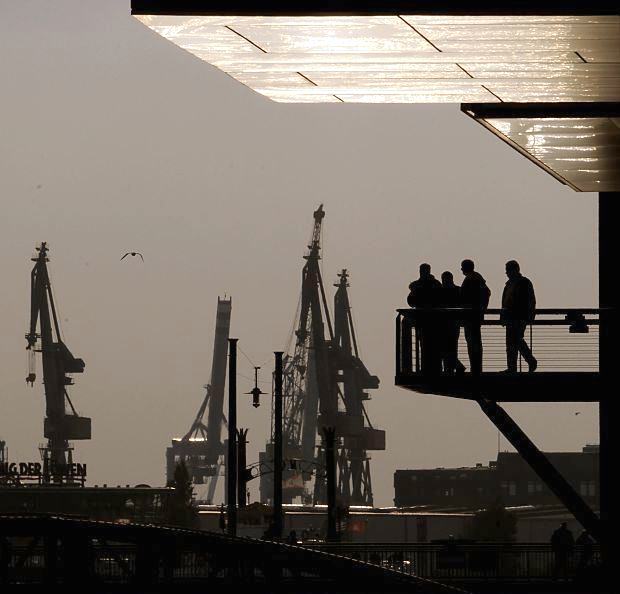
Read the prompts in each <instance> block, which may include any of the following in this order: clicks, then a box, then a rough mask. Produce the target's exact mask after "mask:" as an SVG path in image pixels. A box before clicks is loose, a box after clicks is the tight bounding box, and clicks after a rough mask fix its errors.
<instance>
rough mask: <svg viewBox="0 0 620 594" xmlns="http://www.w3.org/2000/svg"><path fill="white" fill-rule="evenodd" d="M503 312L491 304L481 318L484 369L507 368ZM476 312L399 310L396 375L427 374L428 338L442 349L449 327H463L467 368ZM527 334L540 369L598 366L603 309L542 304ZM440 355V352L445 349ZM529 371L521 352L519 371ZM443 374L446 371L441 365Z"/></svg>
mask: <svg viewBox="0 0 620 594" xmlns="http://www.w3.org/2000/svg"><path fill="white" fill-rule="evenodd" d="M500 316H501V310H500V309H488V310H486V311H485V312H484V315H483V316H482V319H481V321H480V326H481V327H480V331H481V332H480V333H481V337H482V349H483V351H482V371H483V373H497V372H501V371H503V370H505V369H507V357H506V328H505V327H504V325H503V323H502V321H501V319H500ZM471 317H472V314H471V311H470V310H467V309H462V308H450V309H447V308H433V309H400V310H398V315H397V318H396V375H397V376H402V375H411V374H423V373H424V370H423V369H422V361H423V358H424V355H423V348H424V347H425V344H428V343H429V337H430V339H431V340H433V341H434V343H433V344H434V345H435V346H434V348H435V349H436V350H437V352H439V351H441V343H442V341H443V340H445V335H446V332H449V331H450V330H449V328H450V327H452V329H453V330H452V331H454V328H459V329H460V332H459V336H458V348H457V353H458V355H457V356H458V360H459V361H460V362H461V363H462V364H463V365H464V366H465V368H466V372H468V371H469V370H470V364H469V357H468V351H467V342H466V340H465V332H464V327H465V326H466V325H467V323H468V320H470V319H471ZM447 329H448V330H447ZM524 339H525V341H526V343H527V344H528V346H529V347H530V349H531V350H532V353H533V355H534V356H535V357H536V359H537V361H538V368H537V372H590V373H591V372H598V371H599V310H598V309H539V310H537V311H536V317H535V319H534V321H533V322H531V323H529V324H528V325H527V327H526V330H525V335H524ZM448 340H449V339H448ZM427 348H428V347H427ZM435 356H438V357H440V354H436V355H435ZM527 371H528V365H527V364H526V363H525V362H524V361H523V360H522V358H521V355H519V359H518V366H517V373H519V372H527ZM435 373H437V371H435ZM438 373H441V374H444V373H446V371H445V369H442V370H441V371H439V372H438Z"/></svg>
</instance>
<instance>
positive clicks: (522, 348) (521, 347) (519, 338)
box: [515, 322, 537, 368]
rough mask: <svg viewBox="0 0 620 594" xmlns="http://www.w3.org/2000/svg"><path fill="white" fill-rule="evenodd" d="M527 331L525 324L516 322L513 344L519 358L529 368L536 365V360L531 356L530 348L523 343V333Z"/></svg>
mask: <svg viewBox="0 0 620 594" xmlns="http://www.w3.org/2000/svg"><path fill="white" fill-rule="evenodd" d="M526 330H527V323H526V322H517V323H516V324H515V342H516V347H517V350H518V351H519V353H521V356H522V357H523V358H524V359H525V360H526V362H527V364H528V365H529V367H530V368H531V367H532V366H533V365H536V363H537V362H536V359H535V357H534V355H532V350H531V349H530V346H529V345H528V344H527V342H526V341H525V338H524V337H525V331H526Z"/></svg>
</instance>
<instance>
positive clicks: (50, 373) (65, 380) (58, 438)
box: [26, 242, 91, 484]
mask: <svg viewBox="0 0 620 594" xmlns="http://www.w3.org/2000/svg"><path fill="white" fill-rule="evenodd" d="M36 250H37V252H38V253H37V255H36V256H35V257H33V258H32V261H33V262H34V263H35V264H34V268H33V269H32V273H31V297H30V327H29V331H28V333H27V334H26V341H27V346H26V349H27V350H28V351H29V370H28V371H29V373H28V377H27V378H26V381H27V383H29V384H30V385H34V382H35V380H36V370H35V353H36V352H38V353H41V360H42V367H43V386H44V389H45V420H44V428H43V433H44V436H45V438H46V439H47V445H45V446H43V447H42V448H41V456H42V461H43V476H42V480H43V482H44V483H54V484H59V483H63V482H71V480H72V479H71V477H70V476H69V474H68V473H67V472H66V468H67V465H71V464H72V456H73V450H72V447H71V446H70V444H69V441H70V440H82V439H90V438H91V420H90V418H88V417H81V416H79V415H78V413H77V412H76V410H75V407H74V406H73V403H72V402H71V399H70V398H69V394H68V392H67V387H68V386H71V385H73V378H72V377H70V375H69V374H74V373H82V372H83V371H84V366H85V364H84V361H83V360H82V359H79V358H76V357H74V356H73V354H72V353H71V351H70V350H69V349H68V347H67V345H66V344H65V343H64V341H63V339H62V336H61V333H60V325H59V323H58V315H57V313H56V306H55V304H54V297H53V294H52V285H51V283H50V277H49V272H48V269H47V263H48V261H49V258H48V252H49V248H48V247H47V244H46V243H45V242H43V243H41V245H40V246H39V247H37V248H36ZM37 326H38V332H37Z"/></svg>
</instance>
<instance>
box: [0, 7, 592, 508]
mask: <svg viewBox="0 0 620 594" xmlns="http://www.w3.org/2000/svg"><path fill="white" fill-rule="evenodd" d="M129 9H130V7H129V1H128V0H108V1H107V2H100V1H95V0H58V1H57V2H54V3H53V5H52V4H50V3H48V2H44V1H43V0H20V2H11V1H10V0H0V77H1V80H3V81H4V84H3V89H2V94H0V200H1V205H2V217H0V242H1V249H0V270H2V284H1V289H0V295H1V304H2V307H1V309H0V330H1V332H0V397H1V403H2V411H3V414H2V416H1V421H0V439H3V440H6V442H7V445H8V447H9V452H10V456H11V458H12V459H18V460H35V459H36V457H37V456H38V451H37V446H38V444H39V443H40V442H42V441H43V430H42V426H43V416H44V399H43V388H42V385H41V384H40V383H36V384H35V386H34V388H30V387H28V386H26V383H25V381H24V379H25V377H26V373H27V357H26V350H25V346H26V341H25V339H24V334H25V332H26V330H27V324H28V316H29V290H30V289H29V283H30V276H29V275H30V270H31V267H32V263H31V262H30V257H31V255H32V253H33V251H34V247H35V245H36V244H38V243H40V242H41V241H47V242H48V243H49V246H50V272H51V275H52V283H53V287H54V290H55V297H56V301H57V305H58V308H59V310H60V313H61V323H62V326H63V333H64V338H65V341H66V343H67V345H68V346H69V348H70V349H71V350H72V352H73V353H74V355H75V356H77V357H82V358H83V359H84V360H85V362H86V370H85V373H84V374H83V375H76V377H75V380H76V381H75V384H76V385H75V387H74V388H73V389H72V392H71V394H72V400H73V402H74V404H75V406H76V408H77V409H78V411H79V412H80V413H81V414H83V415H85V416H90V417H92V419H93V439H92V441H91V442H82V443H80V442H76V444H75V445H76V459H77V460H79V461H81V462H86V463H87V464H88V471H89V483H90V484H102V483H107V484H109V485H116V484H122V485H124V484H132V485H135V484H138V483H147V484H150V485H153V486H155V485H161V484H163V483H164V481H165V448H166V447H167V446H168V445H169V443H170V440H171V438H172V437H175V436H179V435H183V434H184V433H185V432H186V431H187V429H188V428H189V426H190V424H191V422H192V420H193V418H194V415H195V413H196V410H197V408H198V406H199V404H200V402H201V401H202V398H203V388H202V386H203V385H204V384H206V383H207V382H208V381H209V373H210V365H211V349H212V345H213V332H214V322H215V308H216V304H217V296H218V295H220V296H223V295H224V294H227V295H232V299H233V310H232V331H231V332H232V335H233V336H236V337H238V338H239V346H240V347H241V349H242V350H243V352H244V353H245V354H247V356H248V357H249V359H250V360H251V362H252V363H256V364H257V365H261V366H262V370H261V374H262V379H263V380H265V381H267V380H268V378H269V374H270V370H271V366H272V364H273V351H274V350H279V349H282V348H283V347H284V346H285V344H286V342H287V337H288V335H289V333H290V331H291V327H292V323H293V316H294V313H295V308H296V305H297V300H298V297H299V291H300V275H301V268H302V266H303V262H304V261H303V258H302V256H303V254H304V252H305V249H306V245H307V242H308V238H309V236H310V232H311V228H312V212H313V210H314V209H315V208H316V207H317V206H318V204H319V203H321V202H322V203H324V205H325V211H326V218H325V224H324V227H325V233H324V239H323V260H322V266H323V277H324V281H325V284H326V287H327V289H328V293H329V296H328V298H329V300H330V302H331V300H332V299H333V287H332V284H333V282H335V281H336V280H337V276H336V275H337V273H338V272H339V271H340V270H341V269H342V268H347V269H348V270H349V272H350V275H351V276H350V282H351V288H350V298H351V303H352V307H353V315H354V321H355V324H356V332H357V335H358V341H359V345H360V349H361V353H362V358H363V360H364V362H365V364H366V366H367V367H368V369H369V370H370V372H371V373H374V374H376V375H378V376H379V378H380V379H381V385H380V389H379V390H377V391H373V400H372V401H371V402H370V403H369V406H368V411H369V414H370V418H371V420H372V422H373V424H374V425H376V426H377V427H379V428H382V429H385V430H386V432H387V451H386V452H375V453H372V462H371V465H372V478H373V490H374V494H375V502H376V503H377V504H378V505H390V504H391V503H392V498H393V472H394V470H396V469H399V468H400V469H404V468H417V467H420V468H432V467H437V466H444V467H448V466H466V465H474V464H475V463H476V462H483V463H486V462H488V460H490V459H494V458H495V456H496V453H497V432H496V430H495V428H494V427H493V426H492V425H491V423H490V422H489V421H488V420H487V419H486V418H485V417H484V416H483V414H482V412H481V411H480V410H479V409H478V407H477V405H476V404H474V403H470V402H465V401H458V400H453V399H449V398H443V397H435V396H429V395H417V394H414V393H411V392H407V391H404V390H400V389H398V388H396V387H395V386H394V336H393V332H394V316H395V309H396V308H398V307H404V306H405V298H406V295H407V285H408V284H409V282H410V281H411V280H412V279H413V278H415V276H417V269H418V265H419V263H420V262H423V261H427V262H429V263H431V265H432V266H433V271H434V273H435V274H436V275H439V274H440V273H441V272H442V271H443V270H446V269H449V270H452V271H453V272H454V274H455V279H456V280H457V282H460V279H461V275H460V272H459V263H460V261H461V259H463V258H464V257H470V258H473V259H474V260H475V261H476V263H477V268H478V269H479V270H480V272H481V273H482V274H483V275H484V276H485V278H486V279H487V282H488V284H489V286H490V287H491V290H492V292H493V294H492V297H491V306H492V307H497V306H498V305H499V298H500V296H501V290H502V287H503V285H504V280H505V277H504V263H505V261H506V260H508V259H513V258H515V259H517V260H518V261H519V262H520V263H521V266H522V269H523V272H524V273H525V274H526V275H527V276H528V277H529V278H531V279H532V281H533V282H534V285H535V288H536V293H537V298H538V303H539V306H540V307H595V306H596V303H597V280H596V278H597V277H596V274H597V270H596V242H597V238H596V235H595V231H594V230H595V229H596V215H597V211H596V201H595V197H596V196H595V195H594V194H578V193H575V192H573V191H571V190H570V189H568V188H566V187H564V186H562V185H561V184H560V183H558V182H557V181H556V180H554V179H553V178H551V177H550V176H548V175H547V174H545V173H544V172H543V171H542V170H540V169H539V168H537V167H536V166H535V165H533V164H532V163H530V162H528V161H527V160H526V159H524V158H523V157H521V156H520V155H519V154H517V153H516V152H515V151H513V150H512V149H510V148H509V147H508V146H506V145H505V144H503V143H502V142H501V141H500V140H499V139H497V138H496V137H494V136H493V135H492V134H490V133H489V132H487V131H485V130H484V129H483V128H482V127H481V126H479V125H477V124H476V123H475V122H473V121H471V120H470V119H469V118H467V117H466V116H464V115H463V114H461V113H460V112H459V106H458V105H441V106H438V105H391V106H381V105H374V106H371V105H366V106H364V105H311V106H304V105H283V104H277V103H273V102H270V101H268V100H266V99H265V98H264V97H261V96H259V95H257V94H255V93H254V92H252V91H251V90H249V89H248V88H246V87H244V86H242V85H240V84H239V83H237V82H236V81H234V80H233V79H231V78H230V77H228V76H227V75H225V74H224V73H222V72H220V71H218V70H217V69H215V68H213V67H211V66H209V65H207V64H205V63H203V62H201V61H200V60H198V59H197V58H195V57H193V56H191V55H189V54H187V53H185V52H184V51H182V50H180V49H179V48H177V47H175V46H174V45H173V44H171V43H168V42H166V41H165V40H164V39H162V38H161V37H159V36H157V35H156V34H154V33H152V32H151V31H149V30H148V29H147V28H146V27H144V26H143V25H141V24H140V23H139V22H137V21H136V20H135V19H133V18H131V17H130V16H129ZM128 251H139V252H140V253H142V254H143V255H144V262H142V261H140V259H139V258H126V259H125V260H123V261H122V262H121V261H120V258H121V256H123V254H125V253H126V252H128ZM250 360H247V359H246V358H245V357H244V356H243V355H240V359H239V372H240V374H241V376H240V378H239V392H240V395H239V426H241V427H248V428H249V435H248V439H249V442H250V443H249V448H248V460H249V461H255V460H257V452H258V450H259V449H262V448H263V447H264V443H265V440H266V438H267V435H268V431H269V404H268V400H269V399H268V397H267V398H265V399H264V401H263V402H264V404H263V405H262V406H261V407H260V408H259V409H254V408H253V407H252V406H251V403H250V397H249V396H248V397H247V399H245V398H246V397H244V396H242V395H241V393H242V392H247V391H248V390H249V388H251V385H252V381H251V377H252V364H251V362H250ZM38 371H39V377H40V376H41V369H40V364H39V368H38ZM263 389H265V387H263ZM506 408H507V409H508V410H509V412H510V413H511V414H512V415H513V416H514V417H515V419H516V420H517V421H518V422H519V423H521V424H522V426H523V428H524V429H525V430H526V432H528V434H529V435H530V437H532V439H534V441H535V442H536V443H537V445H539V447H540V448H541V449H543V450H547V451H563V450H580V449H581V447H582V446H583V445H584V444H585V443H586V442H596V441H597V440H598V418H597V411H598V408H597V406H595V405H592V404H559V405H558V404H548V405H546V404H545V405H543V404H538V405H534V404H530V405H525V404H515V405H510V406H506ZM576 411H579V412H580V414H579V415H575V414H574V413H575V412H576ZM504 448H506V449H509V448H508V447H507V444H506V443H505V441H504V440H502V449H504ZM222 484H223V481H222ZM251 489H252V499H253V500H254V499H256V498H257V497H258V484H257V481H253V482H252V483H251ZM219 493H220V496H221V493H222V490H221V485H220V489H219Z"/></svg>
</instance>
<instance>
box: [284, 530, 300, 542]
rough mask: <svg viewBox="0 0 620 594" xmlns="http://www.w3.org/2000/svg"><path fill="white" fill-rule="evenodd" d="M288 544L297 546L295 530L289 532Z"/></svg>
mask: <svg viewBox="0 0 620 594" xmlns="http://www.w3.org/2000/svg"><path fill="white" fill-rule="evenodd" d="M286 542H288V544H297V532H295V530H291V531H290V532H289V534H288V538H287V539H286Z"/></svg>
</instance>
